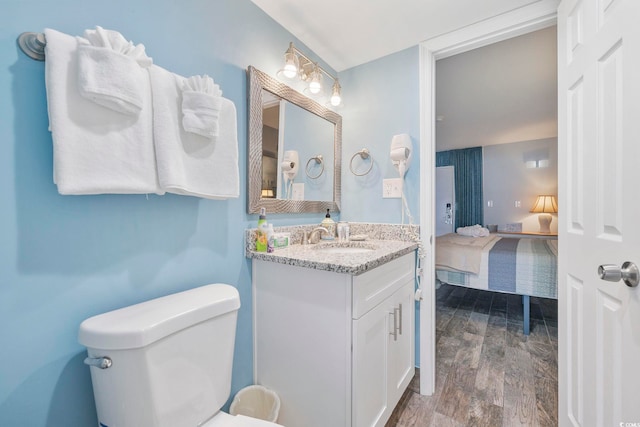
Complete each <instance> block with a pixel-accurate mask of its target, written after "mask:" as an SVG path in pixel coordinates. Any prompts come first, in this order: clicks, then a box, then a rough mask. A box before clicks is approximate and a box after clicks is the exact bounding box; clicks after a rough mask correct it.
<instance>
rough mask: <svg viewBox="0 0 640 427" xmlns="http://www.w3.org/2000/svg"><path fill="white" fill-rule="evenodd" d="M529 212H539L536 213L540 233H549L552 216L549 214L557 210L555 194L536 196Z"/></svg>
mask: <svg viewBox="0 0 640 427" xmlns="http://www.w3.org/2000/svg"><path fill="white" fill-rule="evenodd" d="M529 212H532V213H539V214H540V215H538V222H539V223H540V233H550V232H551V228H550V225H551V220H552V219H553V217H552V216H551V215H549V214H552V213H557V212H558V202H556V196H549V195H542V196H538V198H537V199H536V202H535V203H534V204H533V207H532V208H531V210H530V211H529Z"/></svg>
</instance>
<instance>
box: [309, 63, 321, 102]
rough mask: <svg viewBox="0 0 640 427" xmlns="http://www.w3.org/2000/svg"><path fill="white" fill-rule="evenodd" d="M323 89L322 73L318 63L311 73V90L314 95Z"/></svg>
mask: <svg viewBox="0 0 640 427" xmlns="http://www.w3.org/2000/svg"><path fill="white" fill-rule="evenodd" d="M320 90H322V74H320V70H319V69H318V64H316V66H315V68H314V69H313V72H312V73H311V82H309V92H311V93H313V94H314V95H315V94H317V93H320Z"/></svg>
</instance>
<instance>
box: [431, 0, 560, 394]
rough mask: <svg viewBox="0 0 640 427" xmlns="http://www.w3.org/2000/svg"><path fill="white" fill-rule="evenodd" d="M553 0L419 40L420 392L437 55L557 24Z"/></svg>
mask: <svg viewBox="0 0 640 427" xmlns="http://www.w3.org/2000/svg"><path fill="white" fill-rule="evenodd" d="M556 7H557V4H555V2H552V1H549V2H546V1H545V2H537V3H535V4H533V5H531V6H527V7H524V8H521V9H518V10H516V11H514V12H511V13H507V14H504V15H501V16H498V17H495V18H492V19H490V20H487V21H483V22H481V23H478V24H476V25H473V26H470V27H466V28H464V29H462V30H459V31H456V32H453V33H449V34H446V35H443V36H440V37H436V38H434V39H432V40H429V41H426V42H424V43H422V44H421V45H420V88H421V89H420V92H421V96H420V117H421V119H420V140H421V143H422V149H421V150H420V157H421V158H420V164H421V165H424V166H423V167H421V171H420V174H421V176H420V182H421V188H422V190H421V197H420V212H421V215H420V221H421V223H420V227H421V230H422V243H423V245H424V247H425V248H427V251H426V252H427V254H426V257H425V260H424V267H423V271H422V275H423V280H422V284H423V285H422V286H423V289H422V291H423V295H424V298H422V300H421V301H420V330H421V334H420V366H421V375H420V393H421V394H425V395H430V394H433V392H434V390H435V379H436V372H435V356H436V354H435V350H436V346H435V339H436V336H435V298H436V295H435V283H434V280H433V278H434V277H435V269H434V263H435V254H434V251H433V236H434V234H435V200H434V199H435V124H436V111H435V102H434V100H435V95H436V94H435V76H436V67H435V65H436V60H438V59H443V58H446V57H449V56H453V55H455V54H458V53H462V52H465V51H469V50H472V49H475V48H478V47H481V46H486V45H489V44H492V43H495V42H498V41H502V40H506V39H509V38H512V37H515V36H518V35H521V34H525V33H528V32H532V31H535V30H538V29H542V28H546V27H549V26H552V25H554V24H555V21H556Z"/></svg>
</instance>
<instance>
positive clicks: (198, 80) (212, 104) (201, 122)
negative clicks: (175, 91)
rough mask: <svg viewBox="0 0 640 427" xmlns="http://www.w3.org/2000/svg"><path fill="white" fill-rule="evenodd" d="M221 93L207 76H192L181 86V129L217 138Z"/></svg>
mask: <svg viewBox="0 0 640 427" xmlns="http://www.w3.org/2000/svg"><path fill="white" fill-rule="evenodd" d="M221 106H222V91H221V90H220V87H219V86H218V85H217V84H215V83H214V82H213V79H212V78H211V77H209V76H207V75H204V76H192V77H189V78H188V79H186V80H185V81H184V82H183V84H182V127H184V130H186V131H187V132H191V133H196V134H198V135H202V136H204V137H207V138H215V137H217V136H218V132H219V130H218V129H219V126H218V120H219V118H220V108H221Z"/></svg>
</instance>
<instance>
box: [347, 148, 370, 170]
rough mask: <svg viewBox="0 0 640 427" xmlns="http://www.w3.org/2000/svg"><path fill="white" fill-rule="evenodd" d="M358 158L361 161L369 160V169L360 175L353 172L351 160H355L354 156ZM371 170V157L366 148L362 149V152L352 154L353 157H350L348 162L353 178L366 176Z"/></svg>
mask: <svg viewBox="0 0 640 427" xmlns="http://www.w3.org/2000/svg"><path fill="white" fill-rule="evenodd" d="M358 155H359V156H360V157H361V158H362V159H363V160H364V159H369V158H370V159H371V164H370V165H369V169H367V170H366V171H364V172H362V173H356V172H355V171H354V170H353V159H355V158H356V156H358ZM371 168H373V156H372V155H371V154H370V153H369V150H367V149H366V148H363V149H362V150H360V151H358V152H357V153H356V154H354V155H353V156H351V161H350V162H349V169H350V170H351V173H352V174H354V175H355V176H365V175H366V174H368V173H369V172H371Z"/></svg>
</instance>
